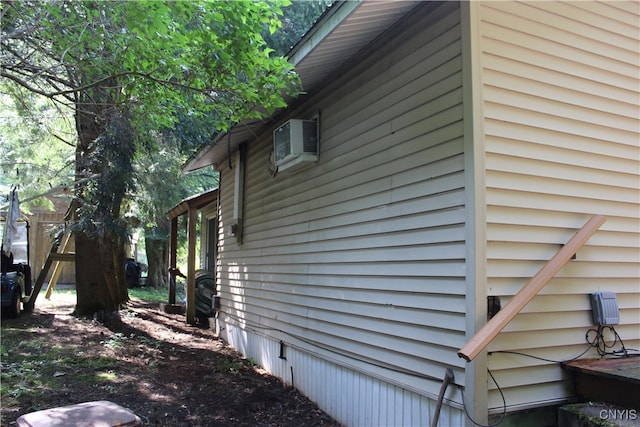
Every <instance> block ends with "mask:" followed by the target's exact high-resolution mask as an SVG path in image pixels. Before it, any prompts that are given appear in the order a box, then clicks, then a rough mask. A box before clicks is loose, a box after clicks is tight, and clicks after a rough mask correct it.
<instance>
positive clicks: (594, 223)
mask: <svg viewBox="0 0 640 427" xmlns="http://www.w3.org/2000/svg"><path fill="white" fill-rule="evenodd" d="M605 220H606V218H605V217H604V216H602V215H595V216H593V217H591V218H590V219H589V221H587V222H586V223H585V224H584V225H583V226H582V228H581V229H580V230H578V231H577V232H576V234H574V236H573V237H572V238H571V239H570V240H569V241H568V242H567V243H566V244H565V245H564V246H563V247H562V248H561V249H560V250H559V251H558V252H557V253H556V254H555V255H554V256H553V257H552V258H551V259H550V260H549V261H547V263H546V264H545V265H544V266H543V267H542V268H541V269H540V270H539V271H538V272H537V273H536V275H535V276H533V277H532V278H531V280H529V281H528V282H527V284H526V285H524V286H523V287H522V289H520V291H518V293H517V294H515V295H514V296H513V298H512V299H511V301H509V302H508V303H507V305H505V306H504V307H503V308H502V310H500V311H499V312H498V313H497V314H496V315H495V316H494V317H492V318H491V320H489V321H488V322H487V323H486V324H485V325H484V326H483V327H482V328H481V329H480V330H479V331H478V332H477V333H476V334H475V335H474V336H473V338H471V339H470V340H469V341H468V342H467V343H466V344H465V345H464V347H462V348H461V349H460V350H459V351H458V356H460V357H462V358H463V359H465V360H466V361H467V362H470V361H472V360H473V359H474V358H475V357H476V356H477V355H478V354H479V353H480V352H481V351H482V350H484V349H485V348H486V347H487V345H489V343H490V342H491V341H492V340H493V339H494V338H495V337H496V335H498V333H500V331H502V330H503V329H504V327H505V326H507V324H508V323H509V322H510V321H511V320H512V319H513V318H514V317H515V316H516V315H517V314H518V313H520V311H521V310H522V309H523V308H524V306H525V305H527V303H529V301H531V299H532V298H533V297H534V296H536V295H537V294H538V292H540V290H541V289H542V288H543V287H544V285H546V284H547V282H549V280H551V279H552V278H553V276H555V275H556V273H558V271H560V269H561V268H562V267H564V265H565V264H566V263H567V262H568V261H569V260H570V259H571V258H572V257H573V256H574V255H575V253H576V252H578V249H580V248H581V247H582V246H584V244H585V243H586V242H587V240H589V238H590V237H591V236H592V235H593V233H595V232H596V231H597V230H598V229H599V228H600V226H601V225H602V224H604V222H605Z"/></svg>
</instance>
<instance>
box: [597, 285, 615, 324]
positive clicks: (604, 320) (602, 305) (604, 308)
mask: <svg viewBox="0 0 640 427" xmlns="http://www.w3.org/2000/svg"><path fill="white" fill-rule="evenodd" d="M591 310H592V314H593V323H594V324H596V325H600V326H610V325H617V324H618V323H620V310H619V309H618V298H617V297H616V294H615V293H614V292H611V291H597V292H594V293H592V294H591Z"/></svg>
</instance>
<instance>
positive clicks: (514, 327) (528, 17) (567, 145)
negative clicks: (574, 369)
mask: <svg viewBox="0 0 640 427" xmlns="http://www.w3.org/2000/svg"><path fill="white" fill-rule="evenodd" d="M473 7H477V8H478V11H477V12H478V15H477V16H479V39H478V45H479V49H480V61H481V63H480V67H481V81H480V83H481V90H480V93H481V96H482V100H481V102H482V108H483V111H484V120H483V121H482V127H483V129H484V130H483V132H484V135H483V140H481V141H478V143H479V144H484V149H485V152H486V156H485V163H486V194H485V198H486V217H487V225H486V236H487V261H486V262H487V266H486V268H487V283H486V284H485V285H486V287H487V293H488V295H493V296H498V297H500V298H501V300H502V304H503V305H504V304H505V303H506V302H508V300H509V299H510V297H511V296H512V295H514V294H515V293H516V292H517V291H518V290H519V289H520V288H521V287H522V286H523V285H524V284H525V283H526V282H527V281H528V279H529V278H531V277H532V276H533V275H534V274H535V273H536V272H537V270H538V269H540V268H541V266H542V265H543V264H544V262H545V261H546V260H548V259H550V258H551V257H552V256H553V255H554V254H555V252H556V251H557V250H558V249H559V248H560V247H561V245H562V244H564V243H565V242H566V241H567V240H569V238H570V237H571V236H572V235H573V233H574V231H575V230H576V229H578V228H580V227H581V226H582V225H583V224H584V223H585V222H586V221H587V219H588V218H589V216H590V215H593V214H603V215H606V216H607V221H606V222H605V224H604V225H603V226H602V227H601V229H600V230H599V231H598V232H596V234H595V235H594V236H593V237H592V238H591V239H590V240H589V241H588V242H587V245H586V246H585V247H584V248H583V249H581V250H580V251H579V252H578V253H577V257H576V259H575V260H572V261H570V262H569V263H568V264H567V266H565V267H564V268H563V269H562V270H561V271H560V272H559V273H558V274H557V276H556V277H555V278H554V279H552V280H551V282H550V283H549V284H547V286H546V287H545V288H544V289H543V290H542V291H541V292H540V294H539V296H536V297H535V298H534V299H533V300H532V301H531V303H529V304H528V305H527V306H526V307H525V308H524V310H523V312H522V313H521V314H519V315H518V316H516V318H515V319H514V320H513V321H512V322H511V323H510V324H509V325H508V326H507V327H506V328H505V329H504V331H503V332H502V333H500V334H499V335H498V336H497V338H496V339H495V341H494V342H493V343H492V344H491V345H490V346H489V351H490V352H491V351H499V350H508V351H517V352H522V353H526V354H528V355H533V356H538V357H542V358H546V359H552V360H564V359H568V358H571V357H574V356H577V355H579V354H580V353H581V352H583V351H584V350H586V349H587V343H586V340H585V333H586V331H587V330H588V329H589V328H592V327H593V324H592V321H591V309H590V302H589V296H588V295H589V294H590V293H591V292H593V291H597V290H610V291H614V292H616V294H617V296H618V303H619V305H620V325H618V326H616V327H615V329H616V330H617V331H618V333H619V334H620V336H621V337H622V339H623V340H624V343H625V345H626V346H627V347H628V348H639V345H640V344H639V339H640V294H639V288H638V283H639V271H640V253H639V247H640V234H639V233H640V221H639V212H640V201H639V198H640V191H639V184H638V183H639V182H640V177H639V171H640V150H639V143H638V141H639V140H640V135H639V133H638V130H639V123H638V117H640V114H639V113H640V112H639V107H638V100H639V94H638V76H639V75H640V70H639V67H638V64H640V57H639V54H638V52H640V46H639V42H638V34H639V28H638V23H639V22H640V16H639V5H638V3H637V2H602V3H600V2H567V3H565V2H525V3H522V2H481V3H476V4H475V5H474V6H473ZM479 285H480V284H479ZM608 338H612V337H608ZM588 356H596V357H597V355H596V353H595V352H594V351H593V350H592V351H590V352H588V353H587V354H586V355H585V357H588ZM488 365H489V368H490V369H491V370H492V372H493V375H494V376H495V378H496V380H497V382H498V384H499V385H500V387H501V388H502V391H503V392H504V395H505V398H506V404H507V406H508V407H509V409H510V410H513V409H518V408H526V407H530V406H538V405H545V404H551V403H557V402H561V401H564V400H565V399H567V398H570V397H571V396H573V393H574V392H573V390H572V387H571V384H570V383H569V382H568V381H567V376H566V375H565V374H564V373H563V372H562V370H561V368H560V366H559V364H558V363H552V362H546V361H541V360H536V359H533V358H530V357H525V356H518V355H513V354H504V353H502V354H500V353H494V354H491V355H490V356H489V358H488ZM489 384H490V388H491V391H490V395H489V407H490V408H493V411H494V412H500V411H501V410H502V406H503V404H502V398H501V396H500V393H499V392H498V391H497V389H496V386H495V385H494V384H493V383H491V382H490V383H489Z"/></svg>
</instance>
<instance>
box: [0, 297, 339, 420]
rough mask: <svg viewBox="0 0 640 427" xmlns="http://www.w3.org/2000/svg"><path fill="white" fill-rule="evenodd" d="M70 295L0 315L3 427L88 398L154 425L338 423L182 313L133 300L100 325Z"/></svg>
mask: <svg viewBox="0 0 640 427" xmlns="http://www.w3.org/2000/svg"><path fill="white" fill-rule="evenodd" d="M60 298H66V300H61V299H60ZM74 299H75V297H74V296H73V295H72V296H71V298H70V297H69V296H68V295H66V296H63V297H60V296H57V295H56V294H54V295H53V296H52V298H51V301H45V300H44V299H43V298H42V302H41V298H39V299H38V303H36V308H35V310H34V312H33V313H22V314H21V316H20V317H19V318H17V319H2V336H1V338H2V339H1V343H2V354H1V359H0V360H1V362H2V363H1V373H2V379H3V384H2V409H1V412H0V416H1V419H0V423H1V425H2V426H11V425H16V424H15V420H16V419H17V418H18V417H19V416H20V415H22V414H25V413H29V412H33V411H36V410H41V409H48V408H52V407H57V406H65V405H70V404H75V403H80V402H86V401H93V400H110V401H112V402H115V403H117V404H119V405H121V406H124V407H126V408H129V409H131V410H132V411H133V412H135V413H136V414H137V415H138V416H139V417H140V418H141V419H142V421H143V424H144V425H152V426H175V427H187V426H194V427H195V426H206V427H209V426H251V427H254V426H296V427H298V426H338V425H339V424H338V423H336V422H335V421H333V420H332V419H331V418H330V417H329V416H327V415H326V414H324V413H323V412H322V411H320V410H319V409H318V408H317V407H316V406H315V405H314V404H313V403H312V402H310V401H309V400H308V399H307V398H305V397H304V396H302V395H301V394H300V393H298V392H297V391H296V390H295V389H292V388H287V387H286V386H284V385H283V384H282V383H281V382H280V381H279V380H277V379H276V378H274V377H272V376H270V375H268V374H267V373H266V372H264V371H262V370H261V369H260V368H259V367H256V366H254V365H253V363H252V362H251V361H250V360H246V359H243V358H242V357H241V355H240V354H238V353H237V352H235V351H234V350H233V349H231V348H229V347H228V346H226V345H225V344H224V343H223V342H222V341H221V340H219V339H218V338H217V336H216V335H215V333H214V331H213V330H212V329H200V328H196V327H193V326H189V325H187V324H186V322H185V318H184V316H183V315H173V314H171V315H170V314H166V313H164V312H162V311H160V310H159V307H158V304H157V303H147V302H142V301H132V302H131V303H130V304H129V305H128V307H127V308H126V309H125V310H122V311H120V313H119V319H118V318H116V319H114V320H112V321H110V322H108V323H107V324H101V323H98V322H96V321H94V320H89V319H78V318H76V317H74V316H71V314H70V313H71V312H72V311H73V304H74Z"/></svg>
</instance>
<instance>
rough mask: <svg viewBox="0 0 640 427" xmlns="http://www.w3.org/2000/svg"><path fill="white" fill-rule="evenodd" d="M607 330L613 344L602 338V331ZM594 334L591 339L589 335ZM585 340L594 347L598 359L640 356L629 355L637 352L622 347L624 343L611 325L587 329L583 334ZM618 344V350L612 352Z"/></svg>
mask: <svg viewBox="0 0 640 427" xmlns="http://www.w3.org/2000/svg"><path fill="white" fill-rule="evenodd" d="M607 329H608V330H609V331H611V332H612V333H613V336H614V338H613V342H612V343H610V344H609V343H607V340H606V339H605V337H604V331H605V330H607ZM593 334H595V336H593V338H591V335H593ZM585 339H586V340H587V343H588V344H589V345H590V346H591V347H594V348H595V349H596V350H597V351H598V355H599V356H600V357H605V356H614V357H633V356H640V354H629V351H638V350H635V349H627V348H626V347H625V345H624V341H622V338H621V337H620V335H619V334H618V331H616V329H615V328H614V327H613V326H611V325H606V326H603V325H598V328H597V329H593V328H591V329H589V330H587V332H586V334H585ZM618 342H619V343H620V350H613V349H614V348H615V347H616V344H617V343H618Z"/></svg>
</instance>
